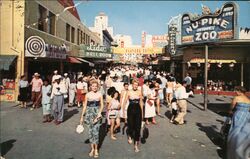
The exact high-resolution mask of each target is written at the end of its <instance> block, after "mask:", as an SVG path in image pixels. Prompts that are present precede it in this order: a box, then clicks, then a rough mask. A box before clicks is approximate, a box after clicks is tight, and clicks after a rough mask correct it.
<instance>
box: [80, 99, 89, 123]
mask: <svg viewBox="0 0 250 159" xmlns="http://www.w3.org/2000/svg"><path fill="white" fill-rule="evenodd" d="M87 101H88V96H87V95H86V101H85V102H84V104H83V107H82V114H81V119H80V124H83V115H84V114H85V111H86V108H87Z"/></svg>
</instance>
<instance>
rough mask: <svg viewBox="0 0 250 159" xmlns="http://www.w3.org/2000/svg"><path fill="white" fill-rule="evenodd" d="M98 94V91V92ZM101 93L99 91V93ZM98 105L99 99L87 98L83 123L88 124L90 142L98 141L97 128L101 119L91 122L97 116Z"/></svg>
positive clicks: (96, 142)
mask: <svg viewBox="0 0 250 159" xmlns="http://www.w3.org/2000/svg"><path fill="white" fill-rule="evenodd" d="M98 94H99V93H98ZM100 95H101V93H100ZM99 107H100V101H99V99H98V100H96V99H95V100H93V99H88V100H87V109H86V115H85V123H86V124H87V125H88V129H89V141H90V143H92V144H98V143H99V129H100V126H101V120H99V121H98V122H97V123H93V121H94V119H95V118H96V117H97V115H98V112H99Z"/></svg>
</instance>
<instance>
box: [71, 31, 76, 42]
mask: <svg viewBox="0 0 250 159" xmlns="http://www.w3.org/2000/svg"><path fill="white" fill-rule="evenodd" d="M71 42H72V43H74V42H75V28H73V27H72V28H71Z"/></svg>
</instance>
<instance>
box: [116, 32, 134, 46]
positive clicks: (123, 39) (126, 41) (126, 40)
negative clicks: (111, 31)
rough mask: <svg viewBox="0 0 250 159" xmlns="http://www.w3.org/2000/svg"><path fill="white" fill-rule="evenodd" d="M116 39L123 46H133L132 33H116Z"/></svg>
mask: <svg viewBox="0 0 250 159" xmlns="http://www.w3.org/2000/svg"><path fill="white" fill-rule="evenodd" d="M114 41H115V42H116V43H117V44H118V46H119V47H121V48H124V47H131V46H132V38H131V36H130V35H122V34H116V35H115V37H114Z"/></svg>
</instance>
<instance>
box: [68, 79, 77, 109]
mask: <svg viewBox="0 0 250 159" xmlns="http://www.w3.org/2000/svg"><path fill="white" fill-rule="evenodd" d="M76 92H77V90H76V80H75V79H73V80H72V81H71V83H70V84H69V107H72V106H73V105H74V103H75V102H74V100H75V96H76Z"/></svg>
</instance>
